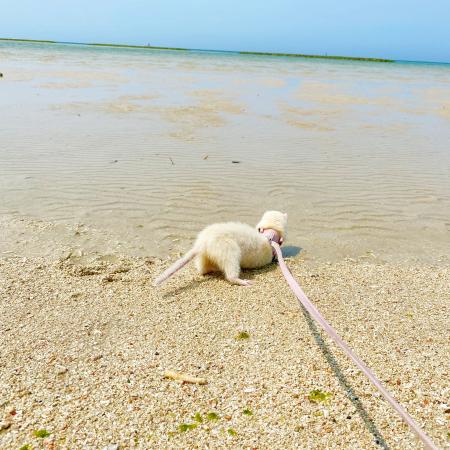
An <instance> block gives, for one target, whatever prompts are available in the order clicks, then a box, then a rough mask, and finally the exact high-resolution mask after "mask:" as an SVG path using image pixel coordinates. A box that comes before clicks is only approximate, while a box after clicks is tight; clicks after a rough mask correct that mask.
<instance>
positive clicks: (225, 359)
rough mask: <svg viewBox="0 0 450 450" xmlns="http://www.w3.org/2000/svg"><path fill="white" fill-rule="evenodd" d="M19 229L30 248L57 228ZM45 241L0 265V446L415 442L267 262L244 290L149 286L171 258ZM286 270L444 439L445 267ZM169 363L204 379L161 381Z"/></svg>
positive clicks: (294, 264)
mask: <svg viewBox="0 0 450 450" xmlns="http://www.w3.org/2000/svg"><path fill="white" fill-rule="evenodd" d="M21 224H22V227H23V228H24V229H25V228H31V229H33V230H34V235H35V237H36V240H37V242H41V243H45V242H46V235H48V233H49V231H51V229H52V228H53V227H55V226H57V225H55V224H50V223H45V222H39V221H38V222H35V221H29V220H22V221H21ZM2 225H3V227H2V229H3V230H5V229H6V230H7V227H5V223H3V224H2ZM16 225H17V223H16ZM16 225H15V226H14V227H13V228H15V229H16V228H17V226H16ZM95 232H96V231H95V230H89V229H85V233H86V234H90V233H92V234H93V233H95ZM67 233H74V234H75V233H77V228H75V227H74V228H68V229H67ZM47 245H48V246H49V247H51V245H52V244H51V243H50V242H47ZM53 246H54V247H53V248H52V254H53V255H55V256H56V255H57V257H54V258H51V257H49V256H47V257H37V256H28V257H26V256H21V255H17V254H15V253H13V252H10V253H7V254H6V255H5V254H4V255H3V257H2V258H1V259H0V300H1V301H0V308H1V310H0V316H1V317H2V320H1V335H2V352H1V361H0V363H1V364H0V367H1V371H0V385H1V390H0V392H1V398H0V407H1V428H2V431H1V433H0V447H1V448H5V449H6V448H8V449H9V448H11V449H12V448H19V447H21V446H23V445H25V444H28V445H30V447H29V448H67V449H74V448H92V449H98V448H108V449H112V448H121V449H122V448H142V449H144V448H243V449H244V448H258V449H269V448H304V449H306V448H342V449H345V448H361V449H368V448H393V449H415V448H421V446H420V444H419V443H418V441H417V440H416V439H415V438H414V436H413V435H412V434H411V432H410V431H409V429H408V428H407V426H406V425H405V424H404V423H402V421H401V420H400V419H399V418H398V416H396V414H395V413H394V412H393V411H392V409H391V408H390V407H389V406H388V405H387V403H386V402H384V401H383V400H382V399H381V398H380V396H379V394H378V393H377V392H376V391H375V390H374V388H372V386H371V385H370V384H369V382H368V381H367V380H366V379H365V378H364V377H363V376H362V375H361V374H360V373H358V371H357V369H356V368H355V367H354V366H353V365H352V363H351V362H350V361H349V360H348V359H347V358H346V357H345V356H344V355H343V354H342V353H341V352H340V351H339V350H338V349H337V348H336V347H335V345H334V344H333V343H331V342H330V341H329V339H328V338H327V337H326V336H324V335H323V334H322V333H321V332H320V331H319V330H318V328H317V326H316V325H315V324H314V323H313V322H312V321H311V319H310V318H309V317H308V316H307V315H305V314H304V313H303V312H302V310H301V309H300V308H299V306H298V303H297V300H296V299H295V298H294V297H293V296H292V294H291V292H290V291H289V289H288V287H287V285H286V283H285V282H284V280H283V278H282V275H281V273H280V272H279V270H278V268H277V266H276V265H271V266H269V267H267V268H265V269H262V270H257V271H250V272H248V273H246V277H248V278H250V279H252V280H254V281H255V285H254V286H253V287H251V288H241V287H236V286H230V285H229V284H228V283H226V282H225V281H224V280H223V279H222V278H220V277H216V276H211V277H205V278H201V277H199V276H198V275H196V274H195V273H194V271H193V269H192V267H191V268H188V269H187V270H185V271H184V272H182V273H180V274H179V276H177V277H176V278H173V279H171V280H169V281H168V282H167V284H166V285H164V286H163V287H162V288H160V289H155V288H154V287H153V286H152V280H153V279H154V278H155V276H156V275H157V274H159V273H160V271H162V270H163V268H165V267H167V265H168V263H169V260H159V259H155V258H139V257H134V258H133V257H127V256H120V254H117V253H116V254H108V255H105V254H95V253H89V252H87V253H86V252H83V251H82V250H80V249H72V250H69V249H68V248H67V247H64V246H61V245H60V244H59V243H57V242H56V243H55V242H53ZM173 256H174V255H173ZM288 264H289V266H290V268H291V270H292V272H293V274H294V275H295V277H296V278H297V279H298V280H299V281H300V283H301V284H302V286H303V287H304V290H305V292H306V293H307V294H308V295H309V297H310V298H311V300H312V301H314V302H315V303H316V305H317V306H318V308H319V309H320V310H321V311H322V313H323V314H324V316H325V317H326V318H327V319H328V320H329V321H330V323H331V324H332V325H333V326H334V327H335V328H336V329H337V331H338V332H339V334H340V335H341V336H342V337H343V338H344V339H345V340H346V341H347V342H348V343H349V344H350V346H351V347H352V348H353V349H354V350H355V351H356V352H357V353H358V354H359V355H360V356H361V357H362V358H363V359H364V361H365V362H366V363H367V364H368V365H369V366H370V367H371V368H372V369H373V370H374V371H375V373H376V374H377V376H378V377H379V378H380V379H381V380H382V382H383V383H384V384H385V386H386V387H387V388H388V389H389V390H390V391H391V392H392V394H393V395H394V396H395V398H396V399H397V400H398V401H399V402H401V404H402V405H403V406H405V408H406V409H407V410H408V412H409V413H410V414H411V415H412V416H413V417H414V418H415V419H416V420H417V421H418V423H419V424H421V425H422V426H423V428H424V429H425V430H426V432H427V433H429V435H430V436H431V437H432V438H433V440H434V441H435V442H436V444H437V445H438V446H440V447H441V448H444V447H445V446H446V445H448V440H447V439H448V437H447V424H448V413H449V410H448V408H449V406H448V404H447V402H448V395H449V389H450V385H449V376H448V375H449V373H448V369H449V368H448V317H449V311H448V308H449V303H448V294H449V292H448V288H449V285H450V268H449V267H448V265H447V266H445V265H440V266H432V265H424V264H421V265H411V264H409V265H401V264H397V265H396V264H379V263H374V262H371V261H368V260H363V259H361V260H346V261H341V262H340V263H329V264H326V263H321V264H317V263H312V262H308V261H305V260H303V259H302V258H301V257H295V258H288ZM167 370H172V371H176V372H179V373H183V374H188V375H191V376H194V377H200V378H203V379H204V380H206V383H207V384H183V383H179V382H178V381H175V380H170V379H165V378H164V374H165V372H166V371H167ZM315 391H319V392H318V393H317V392H316V393H315V394H314V392H315ZM42 430H45V431H46V433H44V434H45V435H46V434H47V433H48V436H46V437H41V438H39V437H36V436H35V433H36V432H39V431H41V433H42Z"/></svg>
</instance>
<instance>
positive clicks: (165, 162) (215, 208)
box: [0, 43, 450, 450]
mask: <svg viewBox="0 0 450 450" xmlns="http://www.w3.org/2000/svg"><path fill="white" fill-rule="evenodd" d="M0 56H2V67H1V72H2V73H3V75H4V76H3V78H2V79H1V80H0V88H1V89H4V92H5V93H7V94H8V95H4V96H2V97H0V106H1V107H2V108H1V109H2V113H1V114H2V142H1V143H0V161H1V163H0V199H1V201H0V337H1V348H2V351H1V352H0V449H2V450H3V449H8V450H9V449H15V450H17V449H22V450H31V449H70V450H72V449H92V450H94V449H95V450H97V449H102V450H119V449H120V450H122V449H129V448H132V449H194V448H210V449H219V448H220V449H222V448H223V449H229V448H230V449H258V450H263V449H267V450H269V449H305V450H306V449H372V448H373V449H379V448H383V449H388V448H389V449H398V450H400V449H401V450H403V449H420V448H422V447H421V444H420V443H419V442H418V440H417V439H416V438H415V437H414V436H413V434H412V433H411V432H410V430H409V429H408V427H407V426H406V425H405V424H404V423H403V422H402V421H401V419H400V418H399V417H398V416H397V415H396V414H395V413H394V412H393V410H392V409H391V407H390V406H389V405H388V404H387V403H386V402H385V401H384V400H383V399H382V398H380V395H379V394H378V393H377V392H376V390H375V389H374V388H373V387H372V386H371V385H370V383H369V382H368V381H367V379H365V377H364V376H363V375H361V374H360V373H359V372H358V370H357V369H356V368H355V366H354V365H353V364H352V363H351V362H350V361H349V360H348V359H347V357H346V356H345V355H344V354H343V353H342V352H341V351H340V350H339V349H338V348H337V347H336V346H335V345H334V344H333V343H332V342H331V341H330V340H329V338H328V337H327V336H325V335H324V334H323V333H322V332H321V331H320V330H319V329H318V327H317V325H315V324H314V322H313V321H312V320H311V318H310V317H309V316H308V315H307V314H306V313H305V312H304V311H303V310H302V308H301V307H300V306H299V304H298V302H297V300H296V299H295V297H294V296H293V295H292V293H291V291H290V290H289V288H288V286H287V284H286V282H285V281H284V279H283V277H282V275H281V273H280V271H279V269H278V267H277V266H276V264H271V265H269V266H268V267H266V268H264V269H261V270H256V271H249V272H246V273H245V277H246V278H249V279H251V280H253V281H254V282H255V284H254V285H253V286H252V287H250V288H242V287H237V286H231V285H229V284H228V283H227V282H225V281H224V280H223V278H222V277H220V276H208V277H200V276H198V275H197V274H196V273H195V271H194V269H193V267H192V266H188V267H187V268H186V269H185V270H184V271H182V272H181V273H179V274H178V275H177V276H176V277H173V278H172V279H170V280H169V281H168V282H167V283H166V284H164V285H163V286H162V287H160V288H154V287H153V285H152V281H153V279H154V278H155V277H156V276H157V275H159V274H160V273H161V272H162V271H163V270H164V269H165V268H167V267H168V266H169V264H171V263H172V262H173V261H174V260H175V259H176V258H178V257H179V255H180V254H181V253H183V252H184V251H186V250H187V249H188V248H189V247H190V245H192V242H193V239H194V237H195V235H196V233H197V232H198V231H199V230H200V229H201V228H202V227H203V226H204V225H206V224H208V223H212V222H217V221H221V220H241V221H243V222H246V223H249V224H254V223H256V222H257V220H258V219H259V217H260V215H261V213H262V212H263V211H264V210H265V209H280V210H283V211H286V212H288V214H289V224H288V227H289V235H288V240H287V242H286V245H284V246H283V251H284V254H285V256H286V261H287V264H288V266H289V267H290V269H291V271H292V273H293V275H294V276H295V277H296V278H297V280H298V281H299V283H300V284H301V285H302V287H303V289H304V291H305V292H306V294H307V295H308V296H309V298H310V299H311V300H312V301H313V302H314V303H315V304H316V305H317V307H318V308H319V310H320V311H321V312H322V313H323V315H324V316H325V318H326V319H327V320H328V321H329V322H330V323H331V324H332V326H333V327H335V329H336V330H337V332H338V333H339V334H340V336H341V337H342V338H343V339H344V340H345V341H346V342H347V343H348V344H349V345H350V347H352V348H353V349H354V350H355V352H356V353H357V354H358V355H359V356H360V357H361V358H362V359H363V360H364V361H365V362H366V364H367V365H368V366H369V367H371V368H372V369H373V371H374V372H375V373H376V375H377V376H378V377H379V379H380V380H381V381H382V382H383V384H384V385H385V386H386V388H387V389H388V390H389V391H390V392H391V393H392V394H393V396H394V397H395V398H396V399H397V400H398V401H399V402H400V403H401V404H402V405H403V406H404V407H405V408H406V409H407V411H408V412H409V413H410V414H411V416H412V417H413V418H414V419H415V420H416V421H417V422H418V423H419V424H420V425H421V426H422V427H423V429H424V430H425V432H426V433H427V434H429V435H430V436H431V438H432V439H433V441H434V442H435V443H436V445H437V446H438V447H439V448H450V445H449V442H450V441H449V431H448V430H449V428H448V424H449V414H450V409H449V408H450V405H449V393H450V382H449V380H450V378H449V360H450V358H449V325H448V324H449V323H450V314H449V298H450V264H449V261H450V247H449V232H450V222H449V216H448V212H449V210H450V209H449V208H450V185H449V183H448V180H449V176H450V172H449V168H450V159H449V158H450V154H449V152H448V142H449V139H450V128H449V127H448V120H449V115H448V111H449V107H450V71H449V69H448V67H447V66H439V65H436V66H434V65H430V66H427V65H420V64H397V63H395V64H390V65H383V64H381V63H367V62H345V61H334V62H328V61H310V60H307V61H306V60H301V59H298V60H296V61H293V60H292V58H291V59H286V60H285V59H283V58H280V59H278V60H274V59H271V58H270V57H262V56H259V57H257V56H251V55H240V56H232V55H213V54H197V53H195V52H192V53H179V54H178V53H176V52H157V51H154V52H150V51H145V52H144V51H139V50H136V49H107V48H98V49H97V48H94V49H92V48H89V49H87V48H85V47H83V46H64V45H59V44H54V45H53V46H52V47H49V46H46V45H44V44H42V45H38V44H12V43H8V44H5V43H0ZM168 373H172V374H173V373H174V374H175V378H177V377H181V378H183V377H184V378H185V379H187V380H193V381H194V382H193V383H190V382H180V380H177V379H173V377H172V378H171V377H167V376H166V375H167V374H168Z"/></svg>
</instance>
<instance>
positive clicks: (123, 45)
mask: <svg viewBox="0 0 450 450" xmlns="http://www.w3.org/2000/svg"><path fill="white" fill-rule="evenodd" d="M0 41H15V42H35V43H45V44H69V45H87V46H97V47H102V46H103V47H119V48H120V47H122V48H142V49H148V50H152V49H153V50H172V51H186V52H189V51H196V52H213V53H235V54H240V55H260V56H278V57H291V58H317V59H337V60H353V61H367V62H383V63H393V62H395V61H396V60H394V59H387V58H372V57H359V56H340V55H328V54H325V55H314V54H303V53H281V52H257V51H245V50H216V49H197V48H185V47H164V46H153V45H133V44H116V43H102V42H71V41H55V40H48V39H23V38H10V37H0Z"/></svg>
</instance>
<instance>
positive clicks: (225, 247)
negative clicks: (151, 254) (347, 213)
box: [155, 211, 287, 286]
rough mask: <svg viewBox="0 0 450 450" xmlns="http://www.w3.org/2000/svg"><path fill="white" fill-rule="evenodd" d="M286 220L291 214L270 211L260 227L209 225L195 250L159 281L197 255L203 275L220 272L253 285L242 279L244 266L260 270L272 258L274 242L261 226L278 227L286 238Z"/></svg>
mask: <svg viewBox="0 0 450 450" xmlns="http://www.w3.org/2000/svg"><path fill="white" fill-rule="evenodd" d="M286 222H287V214H283V213H281V212H278V211H267V212H266V213H264V215H263V217H262V218H261V220H260V221H259V223H258V225H257V226H256V228H252V227H251V226H250V225H247V224H244V223H240V222H226V223H216V224H213V225H209V226H207V227H206V228H205V229H204V230H203V231H201V232H200V233H199V235H198V236H197V240H196V241H195V244H194V246H193V247H192V249H191V250H190V251H189V252H188V253H187V254H186V255H185V256H184V257H183V258H181V259H180V260H178V261H177V262H176V263H175V264H174V265H172V266H171V267H170V268H169V269H167V270H166V271H165V272H164V273H163V274H162V275H161V276H160V277H158V278H157V280H156V281H155V284H159V283H161V282H162V281H164V280H165V279H167V278H169V277H170V276H171V275H173V274H174V273H175V272H176V271H177V270H179V269H181V267H183V266H184V265H185V264H187V263H188V262H189V261H190V260H191V259H193V258H194V257H195V258H196V261H195V265H196V267H197V270H198V272H199V273H200V274H201V275H205V274H207V273H209V272H215V271H220V272H222V273H223V274H224V275H225V278H226V279H227V280H228V281H229V282H230V283H233V284H239V285H242V286H249V285H250V284H251V282H250V281H249V280H244V279H241V278H239V275H240V272H241V268H243V269H256V268H258V267H263V266H265V265H266V264H269V263H270V262H271V261H272V248H271V246H270V243H269V241H268V240H267V238H266V237H265V236H263V235H262V234H261V233H259V232H258V229H260V228H264V229H268V228H271V229H274V230H276V231H277V232H278V233H279V234H280V236H281V237H282V238H283V239H285V236H286Z"/></svg>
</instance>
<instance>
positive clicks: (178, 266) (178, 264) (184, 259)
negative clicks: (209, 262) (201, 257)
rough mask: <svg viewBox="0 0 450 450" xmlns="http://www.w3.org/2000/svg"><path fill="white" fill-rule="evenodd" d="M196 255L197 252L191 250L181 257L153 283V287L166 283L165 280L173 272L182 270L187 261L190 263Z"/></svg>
mask: <svg viewBox="0 0 450 450" xmlns="http://www.w3.org/2000/svg"><path fill="white" fill-rule="evenodd" d="M196 255H197V250H195V249H194V248H192V249H191V250H189V251H188V252H187V253H186V254H185V255H184V256H183V257H181V258H180V259H179V260H178V261H177V262H175V263H174V264H172V265H171V266H170V267H169V268H168V269H166V270H165V271H164V272H163V273H162V274H161V275H160V276H159V277H158V278H157V279H156V280H155V281H154V283H153V286H157V285H158V284H161V283H162V282H163V281H166V280H167V278H169V277H171V276H172V275H173V274H174V273H175V272H178V271H179V270H180V269H182V268H183V267H184V266H185V265H186V264H187V263H188V262H189V261H192V260H193V259H194V258H195V256H196Z"/></svg>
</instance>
